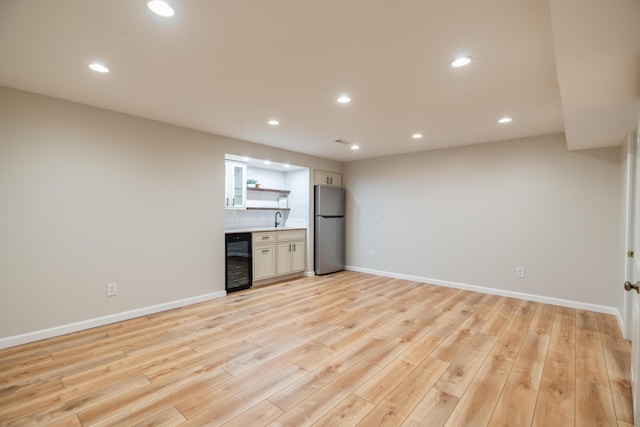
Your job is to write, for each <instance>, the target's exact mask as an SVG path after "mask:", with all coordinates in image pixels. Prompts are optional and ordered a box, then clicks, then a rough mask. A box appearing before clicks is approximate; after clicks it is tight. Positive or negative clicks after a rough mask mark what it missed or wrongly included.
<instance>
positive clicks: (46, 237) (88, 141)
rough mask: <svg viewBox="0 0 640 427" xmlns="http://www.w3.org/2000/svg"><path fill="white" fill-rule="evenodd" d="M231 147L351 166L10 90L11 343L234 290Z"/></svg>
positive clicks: (6, 163)
mask: <svg viewBox="0 0 640 427" xmlns="http://www.w3.org/2000/svg"><path fill="white" fill-rule="evenodd" d="M228 152H232V153H238V154H240V155H247V156H250V157H254V158H270V159H272V160H273V161H277V162H282V163H292V164H296V165H300V166H305V167H309V168H314V167H315V168H322V169H333V170H341V168H342V165H341V164H339V163H336V162H333V161H329V160H323V159H319V158H315V157H311V156H306V155H303V154H299V153H293V152H289V151H284V150H278V149H274V148H271V147H266V146H261V145H257V144H252V143H249V142H246V141H239V140H234V139H230V138H224V137H220V136H216V135H211V134H206V133H203V132H196V131H191V130H188V129H184V128H180V127H176V126H171V125H166V124H162V123H158V122H154V121H150V120H145V119H140V118H136V117H132V116H127V115H123V114H118V113H114V112H110V111H106V110H102V109H98V108H93V107H88V106H84V105H80V104H76V103H71V102H67V101H62V100H58V99H54V98H49V97H44V96H40V95H35V94H30V93H27V92H21V91H17V90H12V89H8V88H2V87H0V205H1V207H0V292H1V294H2V297H1V298H0V341H2V338H6V337H15V336H17V335H19V334H27V333H31V332H37V331H41V330H43V329H46V328H54V327H58V326H61V325H68V324H70V323H73V322H84V321H86V320H88V319H94V318H98V317H101V316H107V317H108V316H112V315H114V314H118V313H123V312H126V311H130V310H133V311H135V310H138V309H141V308H145V307H149V306H153V305H156V304H166V303H170V302H175V301H177V300H182V299H189V298H194V297H201V296H208V295H212V294H214V293H216V292H220V291H223V290H224V207H223V205H222V202H221V201H222V200H223V198H224V197H223V194H224V154H225V153H228ZM113 281H115V282H117V283H118V287H119V295H118V296H117V297H111V298H107V297H106V296H105V295H106V294H105V286H106V284H107V283H108V282H113ZM40 336H41V335H40ZM5 342H7V341H6V340H5Z"/></svg>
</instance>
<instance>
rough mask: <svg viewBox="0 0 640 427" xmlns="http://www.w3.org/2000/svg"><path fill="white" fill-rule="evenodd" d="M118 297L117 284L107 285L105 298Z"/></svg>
mask: <svg viewBox="0 0 640 427" xmlns="http://www.w3.org/2000/svg"><path fill="white" fill-rule="evenodd" d="M116 295H118V284H117V283H116V282H113V283H107V296H108V297H115V296H116Z"/></svg>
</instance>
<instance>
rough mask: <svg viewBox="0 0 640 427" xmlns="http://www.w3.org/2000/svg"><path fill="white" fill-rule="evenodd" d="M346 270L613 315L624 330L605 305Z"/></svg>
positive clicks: (615, 312) (613, 310)
mask: <svg viewBox="0 0 640 427" xmlns="http://www.w3.org/2000/svg"><path fill="white" fill-rule="evenodd" d="M345 269H346V270H349V271H357V272H359V273H369V274H375V275H376V276H384V277H391V278H394V279H404V280H410V281H412V282H419V283H430V284H432V285H438V286H445V287H447V288H455V289H464V290H466V291H473V292H480V293H483V294H490V295H499V296H503V297H510V298H518V299H523V300H526V301H534V302H541V303H544V304H553V305H559V306H562V307H569V308H576V309H579V310H589V311H595V312H597V313H604V314H612V315H614V316H615V317H616V319H617V320H618V325H619V326H620V330H624V328H623V322H622V316H621V314H620V311H619V310H618V309H617V308H615V307H608V306H605V305H597V304H589V303H585V302H580V301H572V300H566V299H561V298H552V297H544V296H540V295H534V294H527V293H523V292H514V291H505V290H502V289H495V288H486V287H484V286H477V285H468V284H465V283H456V282H449V281H446V280H438V279H429V278H427V277H420V276H411V275H408V274H399V273H391V272H388V271H381V270H374V269H371V268H361V267H355V266H352V265H347V266H345Z"/></svg>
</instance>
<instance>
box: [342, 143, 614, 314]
mask: <svg viewBox="0 0 640 427" xmlns="http://www.w3.org/2000/svg"><path fill="white" fill-rule="evenodd" d="M622 159H623V156H621V155H620V148H609V149H601V150H589V151H583V152H568V151H567V149H566V142H565V140H564V136H563V135H549V136H541V137H536V138H528V139H522V140H516V141H507V142H497V143H490V144H482V145H474V146H469V147H462V148H456V149H447V150H437V151H430V152H423V153H417V154H411V155H401V156H395V157H387V158H381V159H373V160H364V161H357V162H350V163H347V164H346V165H345V171H344V172H345V186H346V188H347V203H348V205H347V213H348V218H347V264H348V265H350V266H352V267H355V268H357V269H364V270H378V271H382V272H387V273H396V274H405V275H412V276H417V277H419V278H426V279H435V280H439V281H443V282H453V283H458V284H466V285H475V286H480V287H485V288H495V289H499V290H504V291H509V292H517V293H524V294H536V295H539V296H543V297H548V298H557V299H564V300H570V301H577V302H582V303H586V304H595V305H600V306H606V307H615V308H616V309H618V310H620V312H622V306H623V295H622V292H621V290H620V289H621V287H620V283H619V279H620V270H621V261H620V256H621V254H620V248H621V247H622V245H623V243H622V241H623V239H622V238H623V236H622V235H621V229H622V228H621V220H622V217H623V215H622V213H621V209H622V206H623V202H622V200H621V198H622V188H621V186H622V185H621V174H622V173H623V163H624V162H623V160H622ZM371 251H375V258H370V254H371ZM516 267H524V268H525V269H526V270H525V271H526V278H524V279H518V278H516V275H515V271H516Z"/></svg>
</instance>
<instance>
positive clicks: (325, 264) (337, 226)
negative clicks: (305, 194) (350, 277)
mask: <svg viewBox="0 0 640 427" xmlns="http://www.w3.org/2000/svg"><path fill="white" fill-rule="evenodd" d="M344 199H345V197H344V188H338V187H329V186H326V185H316V186H315V187H314V205H315V208H314V211H315V212H314V214H315V222H314V225H315V232H314V242H315V244H314V253H315V255H314V261H315V262H314V264H315V272H316V274H327V273H333V272H336V271H340V270H344V252H345V247H344V211H345V209H344Z"/></svg>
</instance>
